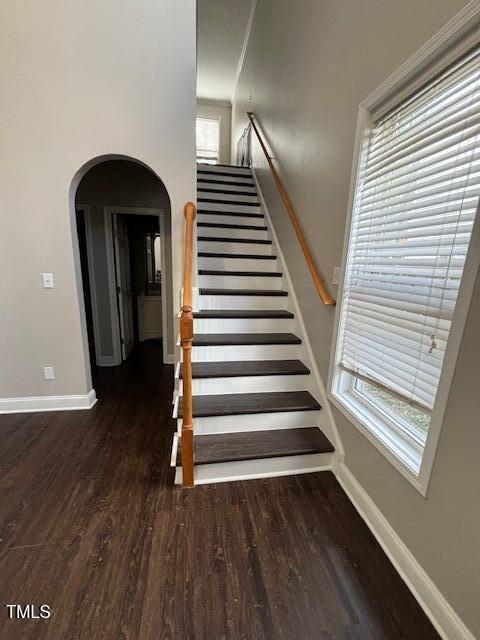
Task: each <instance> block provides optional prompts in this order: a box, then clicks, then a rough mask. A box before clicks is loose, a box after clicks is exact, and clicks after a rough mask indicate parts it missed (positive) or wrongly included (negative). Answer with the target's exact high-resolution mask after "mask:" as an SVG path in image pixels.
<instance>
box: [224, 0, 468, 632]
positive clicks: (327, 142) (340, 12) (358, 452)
mask: <svg viewBox="0 0 480 640" xmlns="http://www.w3.org/2000/svg"><path fill="white" fill-rule="evenodd" d="M464 5H465V2H463V1H462V0H436V1H435V2H431V1H427V0H402V1H401V2H398V0H362V1H359V0H322V1H317V0H315V1H313V0H298V1H297V2H289V1H287V0H259V2H258V6H257V11H256V16H255V21H254V27H253V30H252V34H251V38H250V42H249V46H248V50H247V55H246V59H245V64H244V68H243V71H242V74H241V77H240V81H239V85H238V88H237V92H236V98H235V101H234V105H233V135H232V144H233V145H234V144H235V142H236V140H237V139H238V137H239V136H240V134H241V132H242V130H243V128H244V126H245V124H246V117H245V111H246V110H247V109H249V110H253V111H254V112H256V113H257V114H258V116H259V119H260V121H261V123H262V126H263V127H264V129H265V132H266V134H267V136H268V138H269V140H270V141H271V143H272V146H273V150H274V154H275V157H276V161H277V163H278V166H279V169H280V173H281V175H282V178H283V179H284V181H285V184H286V187H287V190H288V191H289V194H290V196H291V197H292V200H293V202H294V204H295V206H296V208H297V211H298V212H299V214H300V217H301V222H302V225H303V227H304V230H305V232H306V235H307V237H308V239H309V242H310V246H311V247H312V249H313V252H314V254H315V257H316V259H317V262H318V264H319V265H320V267H321V268H322V269H323V274H324V276H325V277H326V279H327V281H330V285H331V278H332V273H333V268H334V267H335V266H336V265H340V263H341V254H342V247H343V239H344V231H345V218H346V213H347V201H348V193H349V183H350V173H351V169H352V150H353V145H354V136H355V127H356V118H357V110H358V105H359V103H360V102H361V101H362V100H363V99H364V98H366V97H367V95H368V94H369V93H370V92H371V91H373V90H374V89H375V88H376V87H377V86H379V85H380V84H381V82H382V81H383V80H385V78H387V77H388V76H389V75H390V74H391V73H393V72H394V71H395V70H396V69H397V68H398V67H399V66H400V65H401V64H402V63H403V62H405V60H406V59H407V58H408V57H409V56H410V55H412V54H413V53H414V52H415V51H416V50H417V49H418V48H419V47H420V46H421V45H423V44H424V43H425V42H426V41H427V40H428V39H429V38H430V37H432V36H433V35H434V34H435V33H436V31H438V29H439V28H441V27H442V26H443V25H444V24H445V23H446V22H447V21H448V20H449V19H450V18H452V17H453V15H454V14H455V13H456V12H458V11H459V10H460V9H461V8H463V6H464ZM250 91H251V92H252V103H251V104H249V102H248V96H249V92H250ZM254 164H255V166H256V168H257V169H258V172H259V175H260V178H261V182H262V187H263V189H264V193H265V194H266V197H267V202H268V204H269V208H270V212H271V214H272V215H273V219H274V225H275V228H276V230H277V233H278V234H279V238H280V243H281V246H282V249H283V251H284V253H285V256H286V259H287V263H288V267H289V270H290V273H291V275H292V277H293V281H294V286H295V289H296V293H297V295H298V298H299V301H300V306H301V309H302V312H303V315H304V319H305V322H306V326H307V330H308V333H309V336H310V339H311V342H312V346H313V349H314V353H315V356H316V359H317V362H318V365H319V369H320V372H321V374H322V376H323V378H324V381H325V382H326V380H327V372H328V366H329V358H330V348H331V340H332V328H333V319H334V310H333V309H331V308H327V307H324V306H323V305H322V304H321V303H320V301H319V298H318V295H317V294H316V292H315V290H314V288H313V285H312V283H311V279H310V276H309V273H308V271H307V268H306V266H305V261H304V259H303V256H302V254H301V252H300V250H299V248H298V244H297V241H296V239H295V236H294V234H293V232H292V229H291V226H290V223H289V221H288V218H287V216H286V214H285V210H284V208H283V205H282V204H281V202H280V201H279V199H278V196H277V193H276V190H275V188H274V185H273V183H272V181H271V179H270V175H269V172H268V170H267V169H266V167H265V162H264V160H263V157H262V156H261V154H260V153H259V152H258V149H257V150H256V151H255V157H254ZM331 288H332V287H331ZM333 291H334V293H335V290H334V289H333ZM479 362H480V284H479V283H477V287H476V290H475V294H474V298H473V301H472V305H471V310H470V316H469V324H468V328H467V331H466V333H465V336H464V340H463V347H462V351H461V354H460V358H459V361H458V367H457V371H456V375H455V378H454V381H453V385H452V387H451V391H450V395H449V400H448V407H447V412H446V416H445V423H444V427H443V430H442V434H441V437H440V442H439V446H438V450H437V456H436V461H435V466H434V469H433V475H432V479H431V485H430V490H429V493H428V497H427V498H426V499H424V498H423V497H422V496H421V495H420V494H419V493H418V492H417V491H416V489H415V488H414V487H413V486H411V485H410V483H409V482H408V481H407V480H405V479H404V478H403V476H401V475H400V473H399V472H397V471H396V470H395V469H394V467H393V466H392V465H391V464H390V463H389V462H388V461H387V460H386V459H385V458H384V457H383V456H382V455H381V454H380V453H379V452H378V451H377V450H376V449H375V448H374V447H373V446H372V445H371V444H370V443H369V442H368V441H367V440H366V438H364V437H363V436H362V435H361V434H360V433H359V432H358V431H357V430H356V429H355V427H354V426H353V425H352V424H350V423H349V422H348V421H347V420H346V419H345V418H344V417H343V415H341V414H340V413H339V412H338V411H336V410H335V409H334V415H335V419H336V422H337V425H338V427H339V430H340V435H341V438H342V441H343V444H344V447H345V452H346V464H347V467H348V468H349V469H350V470H351V471H352V473H353V474H354V476H355V477H356V478H357V480H358V481H359V482H360V484H361V485H362V486H363V487H364V488H365V489H366V491H367V492H368V494H369V495H370V497H371V498H372V500H373V501H374V502H375V504H376V505H377V506H378V507H379V508H380V510H381V511H382V512H383V514H384V516H385V517H386V518H387V520H388V521H389V522H390V524H391V525H392V526H393V528H394V529H395V530H396V532H397V533H398V534H399V536H400V537H401V538H402V540H403V541H404V542H405V544H406V545H407V546H408V548H409V549H410V550H411V551H412V552H413V554H414V555H415V556H416V558H417V560H418V561H419V562H420V564H421V565H422V566H423V568H424V569H425V571H426V572H427V573H428V575H429V576H430V577H431V578H432V580H433V581H434V583H435V584H436V585H437V587H438V588H439V589H440V590H441V592H442V593H443V594H444V596H445V597H446V598H447V600H448V601H449V602H450V604H451V605H452V606H453V608H454V609H455V611H456V612H457V613H458V614H459V615H460V617H461V618H462V620H464V622H465V623H466V624H467V626H468V627H469V628H470V629H471V631H472V632H473V633H474V634H476V635H478V636H479V637H480V610H479V606H478V597H479V596H478V594H479V593H480V552H479V540H480V534H479V531H480V475H479V471H478V469H479V464H478V460H477V456H478V452H479V451H480V428H479V420H480V418H479V416H480V394H479V392H478V386H479V379H480V377H479V373H478V363H479Z"/></svg>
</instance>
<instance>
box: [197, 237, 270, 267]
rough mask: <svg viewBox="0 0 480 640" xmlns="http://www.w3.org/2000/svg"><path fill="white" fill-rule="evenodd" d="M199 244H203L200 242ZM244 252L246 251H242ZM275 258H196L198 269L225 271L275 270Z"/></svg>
mask: <svg viewBox="0 0 480 640" xmlns="http://www.w3.org/2000/svg"><path fill="white" fill-rule="evenodd" d="M200 244H203V242H202V243H200ZM244 253H246V252H244ZM277 266H278V263H277V261H276V260H262V259H260V260H257V259H255V258H202V257H201V256H200V257H199V258H198V268H199V269H217V270H225V271H277Z"/></svg>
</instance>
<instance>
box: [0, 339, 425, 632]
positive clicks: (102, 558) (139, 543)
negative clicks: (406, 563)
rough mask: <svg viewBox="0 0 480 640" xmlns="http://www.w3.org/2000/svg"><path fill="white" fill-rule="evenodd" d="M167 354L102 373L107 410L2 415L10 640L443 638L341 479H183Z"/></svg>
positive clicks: (1, 538)
mask: <svg viewBox="0 0 480 640" xmlns="http://www.w3.org/2000/svg"><path fill="white" fill-rule="evenodd" d="M160 361H161V351H160V348H159V345H156V344H146V345H145V346H144V348H142V349H141V350H139V351H138V352H136V353H134V354H133V355H132V356H131V358H130V359H129V361H128V362H127V363H126V364H124V365H122V366H121V367H117V368H115V369H103V370H101V371H100V372H99V374H98V378H97V381H96V389H97V394H98V396H99V401H98V403H97V405H96V406H95V408H94V409H92V410H91V411H81V412H75V411H72V412H59V413H53V412H52V413H43V414H40V413H38V414H18V415H10V416H0V438H1V447H0V497H1V502H0V604H1V605H2V606H1V610H0V638H1V639H2V640H17V639H20V638H21V639H28V640H43V639H48V640H50V639H52V640H77V639H78V640H83V639H88V640H100V639H106V640H127V639H129V640H159V639H165V640H167V639H168V640H170V639H172V640H173V639H175V640H185V639H189V640H190V639H192V640H193V639H194V640H220V639H227V640H240V639H246V640H257V639H258V640H262V639H272V640H276V639H285V640H315V639H320V640H334V639H335V640H336V639H342V640H343V639H345V640H346V639H348V640H363V639H378V640H380V639H382V640H397V639H398V640H400V639H407V640H430V639H433V638H438V636H437V634H436V633H435V631H434V630H433V628H432V626H431V625H430V623H429V622H428V621H427V619H426V618H425V616H424V615H423V613H422V612H421V610H420V608H419V606H418V605H417V603H416V602H415V600H414V599H413V597H412V596H411V595H410V593H409V591H408V589H407V588H406V587H405V585H404V584H403V582H402V580H401V579H400V578H399V576H398V575H397V573H396V572H395V570H394V569H393V567H392V565H391V564H390V562H389V561H388V559H387V558H386V556H385V555H384V553H383V552H382V550H381V549H380V547H379V546H378V544H377V543H376V542H375V540H374V539H373V537H372V535H371V534H370V532H369V531H368V529H367V527H366V525H365V524H364V523H363V521H362V520H361V518H360V517H359V516H358V515H357V513H356V511H355V510H354V508H353V506H352V505H351V504H350V502H349V501H348V499H347V497H346V496H345V494H344V493H343V491H342V489H341V488H340V487H339V485H338V484H337V482H336V480H335V478H334V477H333V476H332V475H331V474H329V473H320V474H312V475H305V476H298V477H288V478H275V479H265V480H258V481H250V482H237V483H231V484H220V485H214V486H206V487H197V488H196V489H194V490H182V489H179V488H175V487H174V486H173V474H172V472H171V470H170V469H169V467H168V461H169V457H170V444H171V434H172V431H173V428H174V425H173V422H172V421H171V420H170V414H171V408H172V407H171V393H172V376H173V367H162V366H161V365H159V364H157V363H158V362H160ZM226 389H227V388H226ZM12 603H19V604H27V603H32V604H36V605H41V604H46V605H50V607H51V610H52V616H51V618H50V619H48V620H9V619H8V618H7V609H6V608H5V607H4V606H3V605H4V604H12Z"/></svg>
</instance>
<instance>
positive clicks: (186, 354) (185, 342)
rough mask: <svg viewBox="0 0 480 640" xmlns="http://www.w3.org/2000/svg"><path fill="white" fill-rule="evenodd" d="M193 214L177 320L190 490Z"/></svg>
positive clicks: (190, 213)
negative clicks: (180, 310)
mask: <svg viewBox="0 0 480 640" xmlns="http://www.w3.org/2000/svg"><path fill="white" fill-rule="evenodd" d="M196 213H197V210H196V207H195V205H194V204H193V202H187V204H186V205H185V208H184V215H185V258H184V266H183V301H182V303H183V304H182V315H181V318H180V339H181V343H182V351H183V418H182V484H183V486H184V487H193V485H194V471H193V452H194V443H193V407H192V341H193V313H192V311H193V307H192V304H193V303H192V298H193V290H192V261H193V221H194V220H195V216H196Z"/></svg>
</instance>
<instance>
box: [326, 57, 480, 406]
mask: <svg viewBox="0 0 480 640" xmlns="http://www.w3.org/2000/svg"><path fill="white" fill-rule="evenodd" d="M479 134H480V52H479V51H478V50H477V51H474V52H473V53H470V54H469V55H468V56H467V57H465V58H463V59H462V60H461V61H459V62H457V63H456V64H455V65H454V66H453V67H450V68H449V69H447V70H446V71H444V72H443V73H442V74H441V75H440V76H439V77H437V78H435V80H433V81H431V82H430V83H429V84H428V85H427V86H424V87H423V88H422V89H421V90H419V91H417V92H416V93H415V94H414V95H413V96H410V97H409V98H408V99H407V100H405V101H404V102H403V103H402V104H401V105H400V106H399V107H397V108H396V109H395V110H394V111H392V112H390V113H388V114H386V115H385V116H383V117H382V118H381V119H379V120H378V121H376V122H374V123H373V124H372V127H371V134H370V138H369V142H368V147H367V150H366V153H365V157H364V162H363V165H362V167H361V171H360V177H359V183H358V185H357V194H356V198H355V207H354V212H353V218H352V229H351V238H350V244H349V255H348V261H347V269H346V274H345V287H344V295H343V301H342V315H341V325H340V326H341V330H340V343H339V352H338V353H339V358H338V360H337V361H339V364H340V366H342V367H343V368H345V369H347V370H348V371H350V372H351V373H353V374H355V375H358V376H361V377H363V378H366V379H368V380H370V381H372V382H374V383H376V384H379V385H381V386H383V387H385V388H387V389H389V390H391V391H392V392H393V393H394V394H396V395H397V396H400V397H401V398H403V399H405V400H406V401H408V402H411V403H413V404H418V405H420V406H421V407H423V408H426V409H428V410H431V409H432V407H433V404H434V401H435V396H436V392H437V386H438V382H439V378H440V373H441V369H442V364H443V359H444V355H445V348H446V344H447V340H448V336H449V331H450V325H451V321H452V315H453V311H454V308H455V302H456V299H457V294H458V289H459V286H460V280H461V277H462V273H463V267H464V263H465V258H466V254H467V250H468V245H469V241H470V235H471V231H472V225H473V221H474V218H475V215H476V211H477V205H478V200H479V195H480V148H479Z"/></svg>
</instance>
